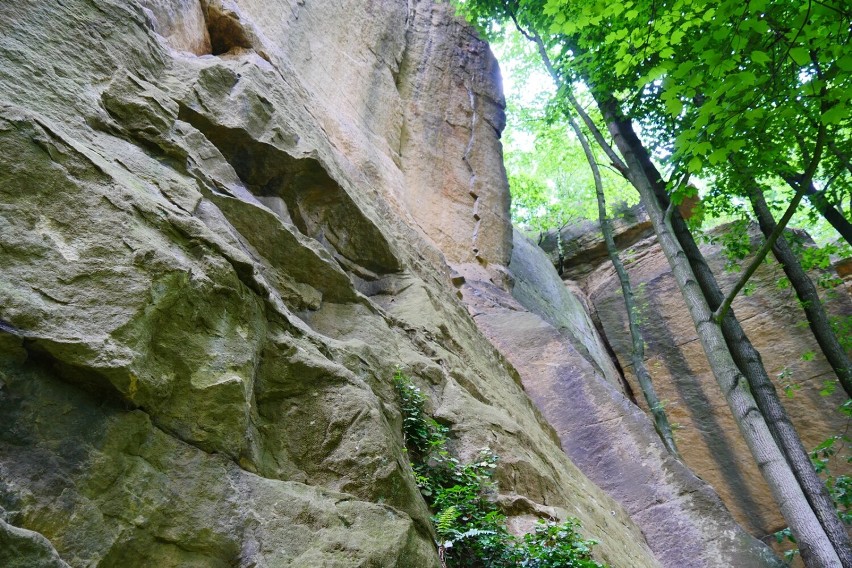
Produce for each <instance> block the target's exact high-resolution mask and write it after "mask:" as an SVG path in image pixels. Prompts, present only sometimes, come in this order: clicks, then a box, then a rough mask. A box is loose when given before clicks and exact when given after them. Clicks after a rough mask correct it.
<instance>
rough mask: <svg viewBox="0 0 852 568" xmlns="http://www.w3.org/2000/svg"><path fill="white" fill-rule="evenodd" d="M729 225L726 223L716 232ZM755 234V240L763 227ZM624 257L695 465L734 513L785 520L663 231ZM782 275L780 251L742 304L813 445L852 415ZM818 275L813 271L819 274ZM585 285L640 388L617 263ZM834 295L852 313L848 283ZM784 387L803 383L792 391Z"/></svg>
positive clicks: (754, 521)
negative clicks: (721, 384) (722, 385)
mask: <svg viewBox="0 0 852 568" xmlns="http://www.w3.org/2000/svg"><path fill="white" fill-rule="evenodd" d="M724 230H725V228H724V227H720V228H718V229H716V230H714V233H713V234H718V232H721V231H724ZM752 238H753V242H754V243H755V244H756V243H757V241H758V236H757V230H756V229H755V228H753V229H752ZM701 248H702V252H703V253H704V255H705V257H706V258H707V259H708V262H709V263H710V266H711V268H712V269H713V271H714V273H715V274H716V275H717V277H718V278H719V280H720V284H721V286H722V288H723V290H729V289H730V288H731V286H733V283H734V282H735V280H736V278H738V273H731V272H725V271H724V268H723V266H724V258H723V257H722V255H721V252H720V250H719V248H718V247H716V246H712V245H704V246H702V247H701ZM623 258H624V259H625V261H626V267H627V269H628V272H629V274H630V278H631V281H632V284H633V286H634V289H635V290H637V293H638V295H637V300H638V303H639V306H640V308H641V312H642V325H641V327H642V334H643V337H644V338H645V342H646V344H647V347H646V362H645V363H646V365H647V367H648V370H649V371H650V373H651V376H652V378H653V380H654V385H655V387H656V389H657V392H658V394H659V396H660V399H661V400H664V401H666V412H667V413H668V416H669V420H670V421H671V422H672V423H673V424H676V425H678V426H679V428H678V429H677V430H676V432H675V435H676V439H677V443H678V447H679V448H680V450H681V453H682V454H683V457H684V460H685V462H686V464H687V465H688V466H689V467H690V468H691V469H692V470H693V471H695V472H696V473H697V474H698V475H699V476H701V478H702V479H704V480H705V481H707V482H708V483H710V484H711V485H712V486H713V487H714V488H715V489H716V491H717V492H718V493H719V495H720V497H721V498H722V500H723V501H724V502H725V505H726V506H727V507H728V508H729V509H730V510H731V513H732V514H733V515H734V517H735V518H736V519H737V520H738V521H739V522H740V523H742V524H743V526H744V527H746V528H747V529H748V530H749V531H750V532H751V533H752V534H754V535H756V536H758V537H761V538H763V537H766V536H767V535H770V534H771V533H773V532H775V531H777V530H779V529H781V528H783V527H784V526H786V524H785V522H784V520H783V518H782V517H781V515H780V513H779V511H778V509H777V506H776V505H775V504H774V501H773V500H772V497H771V494H770V492H769V488H768V487H767V486H766V484H765V482H764V481H763V478H762V477H761V475H760V472H759V471H758V468H757V466H756V464H755V463H754V459H753V458H752V457H751V454H750V453H749V450H748V448H747V447H746V445H745V443H744V442H743V440H742V438H741V437H740V435H739V433H738V430H737V427H736V424H735V423H734V421H733V418H732V417H731V415H730V411H729V410H728V408H727V406H726V404H725V400H724V397H722V396H721V393H720V392H719V388H718V386H717V384H716V381H715V380H714V378H713V375H712V372H711V371H710V369H709V365H708V363H707V359H706V357H705V356H704V353H703V351H702V349H701V345H700V344H699V342H698V341H697V336H696V334H695V328H694V326H693V324H692V321H691V320H690V318H689V315H688V313H687V312H686V311H685V310H686V308H685V306H684V304H683V300H682V299H681V296H680V294H679V292H678V290H677V287H676V285H675V282H674V280H673V278H672V277H671V274H670V271H669V266H668V263H667V262H666V259H665V257H664V256H663V254H662V252H661V251H660V249H659V247H658V246H657V245H656V241H655V239H654V238H649V239H646V240H642V241H640V242H638V243H636V244H635V245H634V246H632V247H630V248H628V249H627V250H626V251H624V253H623ZM783 276H784V273H783V271H782V270H781V268H780V266H778V265H777V264H776V263H775V262H774V260H773V261H771V262H769V263H768V264H763V265H762V266H761V267H760V268H759V269H758V271H757V272H756V273H755V275H754V277H753V280H752V282H753V284H754V290H755V292H754V293H753V294H751V295H748V296H745V295H743V294H740V296H739V297H738V298H737V299H736V300H735V302H734V304H733V309H734V311H735V312H736V314H737V317H738V318H739V320H740V322H741V323H742V325H743V328H744V329H745V332H746V334H747V335H748V336H749V338H750V339H751V341H752V343H753V344H754V346H755V347H756V348H757V349H758V351H759V352H760V354H761V357H762V359H763V363H764V365H765V366H766V370H767V372H768V373H769V376H770V377H772V378H776V379H777V380H776V381H775V384H776V388H778V390H779V394H780V396H781V399H782V401H783V402H784V405H785V407H786V409H787V412H788V413H789V415H790V418H791V419H792V420H793V423H794V425H795V427H796V430H797V431H798V432H799V434H800V436H801V437H802V441H803V443H804V445H805V447H806V448H813V447H815V446H816V445H818V444H819V443H821V442H822V441H824V440H825V439H826V438H828V437H829V436H832V435H834V434H836V433H837V432H841V431H844V430H845V428H846V418H845V417H844V416H842V415H841V414H840V413H838V412H837V411H836V409H837V407H838V406H839V405H840V404H841V403H842V402H843V400H844V397H843V393H842V390H841V389H840V388H838V389H837V392H836V393H835V394H834V395H832V396H821V395H820V394H819V391H820V390H821V389H822V388H823V386H824V384H825V382H826V381H828V382H832V383H836V378H835V377H834V374H833V373H832V371H831V367H830V366H829V365H828V363H827V362H826V361H825V359H824V358H823V356H822V354H821V352H820V350H819V347H818V345H817V344H816V341H815V340H814V338H813V335H812V334H811V331H810V329H809V328H808V327H807V325H806V324H804V325H803V322H804V321H805V316H804V313H803V312H802V311H801V310H800V309H799V308H798V307H797V306H796V298H795V292H794V291H793V290H791V289H790V288H779V286H778V285H777V284H778V282H779V280H780V279H781V278H782V277H783ZM818 276H819V275H818V274H816V273H814V274H813V275H812V277H813V278H814V280H816V279H817V277H818ZM584 284H585V287H586V289H587V291H588V293H589V296H590V298H591V300H592V302H593V303H594V305H595V308H596V310H597V314H598V316H599V317H600V321H601V323H602V325H603V329H604V330H605V334H606V337H607V339H608V341H609V343H610V345H611V346H612V348H613V350H614V351H615V353H616V354H617V356H618V358H619V361H620V362H621V365H622V366H623V367H624V369H625V371H626V374H627V376H628V380H630V382H631V384H632V385H633V389H634V391H635V392H640V391H639V390H638V385H637V384H636V382H635V378H634V376H633V374H632V367H631V365H630V351H629V350H630V337H629V332H628V330H627V322H626V317H625V315H624V304H623V300H622V297H621V294H620V288H619V287H618V280H617V278H616V276H615V273H614V271H613V270H612V269H611V267H610V266H609V265H607V264H601V265H600V266H599V268H598V269H597V270H596V271H595V272H593V273H592V274H590V275H589V277H588V278H587V280H586V281H585V283H584ZM825 300H826V307H827V309H828V310H829V312H830V313H834V314H836V315H841V314H842V315H847V316H848V315H850V314H852V302H850V301H849V297H848V296H847V295H846V294H845V293H844V291H843V290H842V288H839V289H837V290H836V291H834V292H830V293H826V294H825ZM811 357H812V358H811ZM785 386H791V387H792V388H793V389H797V390H792V391H791V394H792V396H791V397H787V396H785V395H784V387H785ZM642 403H643V404H644V401H643V402H642ZM832 470H833V471H834V472H835V473H843V472H846V473H849V471H850V470H849V469H848V465H846V464H843V463H840V462H837V461H836V460H835V462H833V463H832Z"/></svg>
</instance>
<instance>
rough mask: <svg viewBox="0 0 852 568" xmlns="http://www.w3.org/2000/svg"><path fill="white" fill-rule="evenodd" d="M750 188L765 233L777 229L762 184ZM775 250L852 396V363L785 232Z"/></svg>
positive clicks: (829, 358) (847, 391) (828, 355)
mask: <svg viewBox="0 0 852 568" xmlns="http://www.w3.org/2000/svg"><path fill="white" fill-rule="evenodd" d="M748 192H749V200H750V201H751V206H752V209H754V213H755V215H756V216H757V221H758V223H759V224H760V230H761V231H762V232H763V234H764V235H768V234H769V233H771V232H772V231H773V230H774V229H775V219H774V218H773V217H772V212H771V211H770V210H769V206H767V204H766V199H764V197H763V192H762V191H761V190H760V188H758V187H754V186H751V187H749V188H748ZM772 252H773V253H774V254H775V258H776V259H777V260H778V262H779V263H780V264H781V268H782V269H783V270H784V274H786V275H787V278H788V279H789V280H790V284H792V286H793V289H794V290H795V291H796V296H798V297H799V301H800V302H801V304H802V309H804V311H805V316H806V317H807V318H808V323H809V324H810V327H811V331H812V332H813V334H814V337H815V338H816V340H817V343H819V346H820V348H821V349H822V352H823V353H824V354H825V358H826V359H827V360H828V363H829V364H830V365H831V368H832V369H834V373H835V374H836V375H837V379H838V380H839V381H840V384H841V385H842V386H843V390H845V391H846V395H847V396H849V397H852V363H851V362H850V361H849V357H848V356H847V355H846V351H845V350H844V349H843V347H841V345H840V342H839V341H838V340H837V336H836V335H835V334H834V330H833V329H831V324H830V323H829V321H828V316H827V315H826V313H825V310H824V309H823V306H822V302H821V301H820V299H819V294H818V293H817V289H816V287H815V286H814V284H813V282H811V279H810V278H808V275H807V274H806V273H805V271H804V269H802V265H801V264H800V263H799V259H798V258H796V255H795V254H794V253H793V251H792V250H791V249H790V245H789V244H787V241H786V239H784V237H783V236H782V237H779V238H778V240H777V241H776V243H775V246H774V247H773V248H772Z"/></svg>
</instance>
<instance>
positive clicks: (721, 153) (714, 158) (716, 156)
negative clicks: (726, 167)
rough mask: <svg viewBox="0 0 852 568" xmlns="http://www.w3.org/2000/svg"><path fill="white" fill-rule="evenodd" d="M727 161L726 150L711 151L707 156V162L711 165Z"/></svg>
mask: <svg viewBox="0 0 852 568" xmlns="http://www.w3.org/2000/svg"><path fill="white" fill-rule="evenodd" d="M727 159H728V149H727V148H719V149H718V150H713V152H712V153H711V154H710V155H709V156H707V161H708V162H710V164H712V165H714V166H715V165H716V164H720V163H722V162H724V161H725V160H727Z"/></svg>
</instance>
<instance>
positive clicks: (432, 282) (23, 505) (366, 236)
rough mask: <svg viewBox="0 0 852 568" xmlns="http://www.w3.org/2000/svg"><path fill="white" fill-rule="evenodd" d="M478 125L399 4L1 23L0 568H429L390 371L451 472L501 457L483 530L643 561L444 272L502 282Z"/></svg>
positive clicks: (503, 249) (24, 16)
mask: <svg viewBox="0 0 852 568" xmlns="http://www.w3.org/2000/svg"><path fill="white" fill-rule="evenodd" d="M202 23H203V25H202ZM500 101H501V97H500V90H499V84H498V83H496V66H495V63H494V60H493V57H492V56H491V55H490V53H489V52H488V50H487V47H486V46H485V45H484V44H483V43H482V42H480V41H479V40H477V39H476V38H475V37H474V36H473V34H472V32H471V31H470V29H469V28H468V27H467V26H465V25H464V24H463V23H461V22H460V21H458V20H456V19H454V18H453V17H452V15H451V14H450V8H449V6H448V5H446V4H444V5H432V4H431V2H428V1H426V0H422V1H415V2H404V1H401V0H400V1H392V0H386V1H375V2H361V1H356V0H347V1H339V0H324V1H311V2H302V1H301V0H299V1H289V0H203V1H200V2H198V3H195V2H193V1H190V0H174V1H171V2H170V1H168V0H138V1H133V2H126V1H124V0H65V1H63V2H38V1H35V0H24V1H21V2H14V3H10V2H4V3H2V4H0V331H1V333H0V417H2V418H3V423H4V424H8V425H11V426H10V427H8V428H3V429H0V507H2V509H3V511H4V513H3V522H4V523H6V524H8V525H10V526H13V527H16V528H15V529H11V528H8V527H7V526H6V524H4V525H3V526H2V530H3V531H4V532H3V533H2V534H3V535H11V536H8V538H11V539H13V540H15V542H16V543H17V544H15V546H19V550H21V551H22V552H21V554H24V555H25V556H24V558H23V562H25V563H26V562H28V563H29V565H36V564H37V563H38V562H41V560H42V559H45V562H54V560H55V561H56V562H60V561H59V560H58V559H55V558H54V556H55V555H54V553H53V551H52V550H51V547H52V548H53V550H55V552H56V555H58V557H57V558H59V559H61V561H64V562H66V563H68V564H69V565H72V566H78V565H86V566H89V565H91V566H102V567H109V566H121V567H125V566H152V565H153V566H163V567H164V568H165V567H171V566H175V567H177V566H181V567H183V566H205V567H207V566H246V567H247V566H259V567H260V566H269V567H274V566H283V565H290V564H292V565H295V566H306V567H307V566H341V567H343V566H347V567H348V566H353V567H354V566H364V567H367V566H383V567H384V566H388V567H389V566H400V567H409V566H412V567H414V566H416V567H421V566H422V567H427V566H438V565H439V561H438V556H437V551H436V548H435V546H434V543H433V538H434V534H433V533H432V530H431V528H430V527H431V525H430V523H429V519H428V516H429V512H428V510H427V509H426V506H425V504H424V502H423V500H422V498H421V496H420V495H419V492H418V490H417V488H416V485H415V483H414V479H413V475H412V472H411V470H410V467H409V464H408V462H407V458H406V456H405V453H404V452H403V443H402V436H401V420H400V414H399V411H398V406H397V400H396V396H395V393H394V390H393V386H392V384H391V377H392V376H393V373H394V370H395V369H396V368H397V367H399V368H401V369H402V370H403V371H405V372H406V373H408V374H409V375H411V376H412V377H414V379H415V380H416V381H417V382H418V384H420V385H421V387H422V388H423V389H424V392H426V393H427V394H428V395H429V398H430V404H431V408H430V410H431V411H433V412H434V414H435V416H436V417H437V418H438V419H439V420H441V421H442V422H444V423H446V424H447V425H449V426H450V427H451V431H452V436H453V439H452V441H453V449H454V450H455V451H456V452H457V453H458V454H459V455H460V456H461V457H462V458H468V457H471V456H473V455H474V454H475V453H476V452H477V451H478V449H479V448H481V447H483V446H485V445H487V446H489V447H491V448H493V449H494V450H495V451H496V452H497V453H498V454H499V455H500V456H501V461H500V463H499V467H498V469H497V473H496V477H497V479H498V481H499V492H500V495H499V497H498V501H499V502H500V503H502V504H504V507H505V509H506V511H507V512H508V513H509V514H510V515H512V516H513V519H512V523H513V526H521V525H523V524H524V523H528V521H529V520H530V519H531V518H532V517H542V516H550V515H555V516H557V517H561V516H564V515H569V514H570V515H573V516H576V517H578V518H579V519H580V520H581V521H582V522H583V525H584V532H585V533H586V534H587V535H588V536H591V537H595V538H597V539H598V540H600V541H601V544H600V545H599V547H597V550H598V554H599V556H600V558H601V559H603V560H605V561H607V562H609V563H610V564H611V565H613V566H635V567H649V568H650V567H654V566H658V563H657V561H656V559H655V558H654V557H653V555H652V553H651V552H650V550H649V549H648V547H647V545H646V543H645V542H644V538H643V536H642V534H641V532H640V531H639V529H638V528H637V527H636V525H635V524H634V523H633V522H632V521H631V520H630V519H629V518H628V517H627V515H626V514H625V513H624V511H623V509H622V508H621V507H620V506H619V505H618V504H617V503H616V502H615V501H613V500H612V499H611V498H610V497H608V496H607V495H606V494H605V493H604V492H603V491H601V490H600V489H599V488H598V487H596V486H595V485H594V484H593V483H591V482H590V481H589V480H588V479H587V478H586V477H585V476H584V475H583V474H582V473H581V472H580V471H579V470H578V469H577V468H576V467H575V466H573V464H572V463H571V462H570V460H569V459H568V458H567V457H566V455H565V454H564V453H563V452H562V451H561V449H560V447H559V443H558V440H557V438H556V436H555V434H554V432H553V430H552V428H551V427H550V426H549V425H548V424H547V423H546V422H545V420H544V419H543V418H542V417H541V415H540V413H539V412H538V411H537V410H536V408H535V407H534V406H533V404H532V403H531V402H530V401H529V399H528V398H527V396H526V394H525V393H524V392H523V390H522V388H521V386H520V385H519V383H518V381H517V375H516V373H515V371H514V369H513V368H512V367H511V365H510V364H508V363H507V361H506V360H505V358H503V357H502V356H501V355H500V354H499V353H498V352H497V351H496V350H494V348H493V347H492V346H491V345H490V344H489V343H488V341H487V340H486V339H485V338H484V337H483V336H482V334H481V332H480V330H479V329H478V328H477V327H476V324H475V323H474V321H473V320H472V318H470V316H469V315H468V313H467V312H466V310H465V308H464V306H463V305H462V304H461V302H460V301H459V299H458V297H457V290H455V289H454V288H453V287H452V284H451V282H452V277H451V275H450V274H451V272H450V267H448V265H447V264H446V262H445V258H447V259H451V260H452V261H453V262H454V263H458V264H457V265H456V266H462V265H464V266H466V267H468V268H470V267H474V268H476V269H477V270H479V268H477V267H481V266H482V265H486V266H485V270H484V271H482V273H483V274H490V275H492V276H493V277H494V278H495V279H499V278H500V277H501V275H502V276H505V275H506V272H505V267H504V265H505V264H506V263H507V262H508V259H509V251H510V247H511V228H510V227H509V225H508V222H507V221H506V219H507V210H508V202H507V199H508V197H507V194H506V192H505V178H504V176H503V174H502V170H501V167H502V166H501V165H500V160H499V141H498V132H499V129H500V128H501V124H502V107H501V103H500ZM430 172H441V176H439V178H433V177H432V175H431V173H430ZM438 181H440V183H437V182H438ZM433 182H435V183H434V184H433ZM471 191H474V192H475V193H476V197H474V196H471V195H470V192H471ZM424 202H428V206H427V205H421V203H424ZM438 212H448V217H447V218H446V219H445V220H444V221H443V222H442V223H447V225H446V227H447V234H449V235H450V237H451V238H446V239H445V238H443V237H442V235H441V233H440V231H439V230H438V229H440V228H441V227H443V226H444V225H443V224H442V223H437V224H429V223H428V220H429V219H431V218H432V215H433V214H437V213H438ZM421 221H422V222H421ZM480 221H481V223H480ZM436 244H437V245H438V247H439V248H438V247H436V246H435V245H436ZM474 249H479V250H478V251H477V250H474ZM515 517H516V518H515ZM24 531H29V532H24ZM35 533H38V534H40V535H42V536H43V537H44V538H45V539H47V541H49V542H46V541H45V540H43V539H42V538H41V537H39V536H38V535H37V534H35ZM3 538H7V537H6V536H4V537H3Z"/></svg>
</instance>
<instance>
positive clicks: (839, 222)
mask: <svg viewBox="0 0 852 568" xmlns="http://www.w3.org/2000/svg"><path fill="white" fill-rule="evenodd" d="M805 195H806V196H807V198H808V201H810V202H811V205H813V208H814V209H816V210H817V211H819V214H820V215H822V216H823V217H824V218H825V220H826V221H828V222H829V223H830V224H831V226H832V227H834V228H835V230H836V231H837V232H838V233H840V236H841V237H843V239H844V240H845V241H846V242H847V243H849V244H850V245H852V223H850V222H849V221H847V220H846V217H844V216H843V213H841V212H840V211H838V210H837V208H836V207H833V206H832V205H831V204H830V203H829V202H828V200H827V199H826V198H825V195H823V194H822V192H821V191H817V189H816V188H815V187H813V185H811V186H810V187H808V188H806V189H805Z"/></svg>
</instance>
